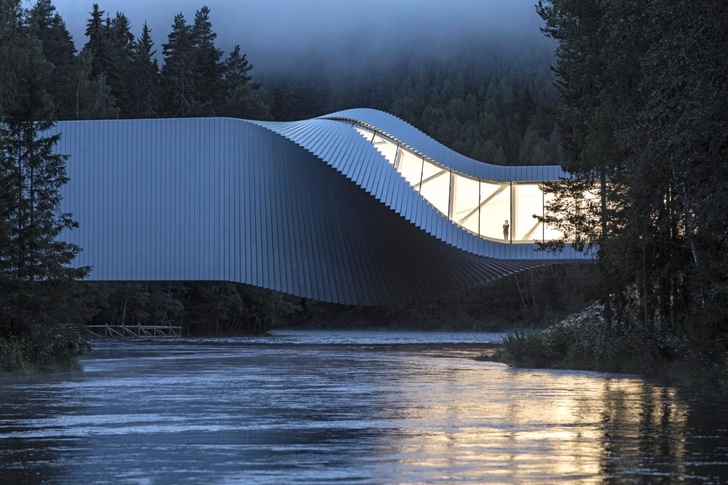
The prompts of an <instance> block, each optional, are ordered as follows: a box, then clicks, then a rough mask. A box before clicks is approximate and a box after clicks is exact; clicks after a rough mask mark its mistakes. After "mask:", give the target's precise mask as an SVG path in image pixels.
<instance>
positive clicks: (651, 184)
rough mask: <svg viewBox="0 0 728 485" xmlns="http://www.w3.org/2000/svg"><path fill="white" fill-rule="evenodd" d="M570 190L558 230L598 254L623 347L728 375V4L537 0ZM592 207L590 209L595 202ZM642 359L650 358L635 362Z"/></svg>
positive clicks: (562, 201)
mask: <svg viewBox="0 0 728 485" xmlns="http://www.w3.org/2000/svg"><path fill="white" fill-rule="evenodd" d="M538 11H539V13H540V14H541V16H542V17H543V18H544V20H545V21H546V27H545V29H544V31H545V33H546V34H548V35H549V36H551V37H553V38H554V39H556V40H557V41H558V42H559V46H558V50H557V73H558V83H559V90H560V93H561V97H562V100H563V105H562V107H561V109H560V112H559V125H560V127H561V132H562V141H563V148H564V155H565V165H566V168H567V169H568V170H569V171H570V172H571V173H573V174H574V178H573V179H572V180H569V181H566V182H563V183H557V184H552V185H551V186H550V187H549V188H550V190H551V191H553V192H554V193H555V195H556V197H555V199H554V202H553V203H552V205H551V209H552V210H553V212H552V214H554V215H553V216H552V217H550V218H548V222H549V223H551V224H554V225H557V226H559V227H560V228H561V229H563V230H564V232H565V234H566V238H565V240H564V241H557V242H555V243H554V244H552V246H556V247H557V248H558V246H560V245H563V244H564V243H567V242H575V243H576V244H577V245H578V246H579V247H583V248H585V249H586V248H589V247H591V248H592V249H593V250H595V251H596V253H597V255H598V259H599V263H600V268H601V270H602V275H603V278H604V281H605V287H606V293H605V295H604V296H603V300H604V302H605V304H606V305H607V308H606V316H607V320H608V321H609V322H611V323H610V325H611V326H612V327H613V329H612V331H613V332H614V335H626V334H627V333H628V332H641V333H644V334H648V335H652V336H654V339H655V340H656V341H657V340H660V339H662V338H663V337H664V336H665V335H673V336H677V337H679V338H687V339H688V340H689V341H690V342H691V345H692V346H693V347H700V348H703V349H704V351H705V352H707V353H709V354H711V355H712V358H713V360H717V361H721V360H722V361H723V362H728V259H727V257H726V255H727V254H728V238H727V235H728V230H727V229H728V223H727V222H726V217H725V215H726V213H727V211H728V184H727V183H726V181H727V180H728V123H726V113H728V57H726V55H725V52H726V49H728V34H727V33H726V32H727V31H726V29H725V20H726V18H728V4H726V3H725V2H720V1H701V2H688V1H685V0H680V1H675V2H668V3H665V2H658V1H648V2H644V1H636V0H552V1H540V2H539V4H538ZM590 199H591V200H590ZM635 351H639V349H635Z"/></svg>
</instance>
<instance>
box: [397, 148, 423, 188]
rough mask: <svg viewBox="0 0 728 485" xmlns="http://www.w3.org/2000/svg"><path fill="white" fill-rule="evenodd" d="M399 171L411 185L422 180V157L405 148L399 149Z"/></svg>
mask: <svg viewBox="0 0 728 485" xmlns="http://www.w3.org/2000/svg"><path fill="white" fill-rule="evenodd" d="M399 157H400V158H399V168H398V169H397V170H399V173H401V174H402V177H404V179H405V180H406V181H407V182H409V184H410V185H412V186H415V185H416V186H418V188H419V183H420V182H421V181H422V158H420V157H418V156H417V155H415V154H414V153H412V152H410V151H407V150H400V156H399Z"/></svg>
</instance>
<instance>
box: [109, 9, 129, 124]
mask: <svg viewBox="0 0 728 485" xmlns="http://www.w3.org/2000/svg"><path fill="white" fill-rule="evenodd" d="M108 37H109V43H108V49H109V59H110V64H109V68H108V70H107V72H106V75H107V80H108V82H109V86H110V87H111V94H112V95H113V96H114V98H115V99H116V104H117V107H118V108H119V110H120V116H121V117H122V118H128V117H130V116H131V112H132V107H131V104H132V101H131V98H132V92H131V89H132V83H133V81H134V78H133V72H132V69H131V66H132V61H133V57H134V35H133V34H132V33H131V24H130V23H129V19H128V18H127V17H126V15H124V14H123V13H121V12H117V13H116V16H115V17H114V18H113V19H111V20H110V22H109V28H108Z"/></svg>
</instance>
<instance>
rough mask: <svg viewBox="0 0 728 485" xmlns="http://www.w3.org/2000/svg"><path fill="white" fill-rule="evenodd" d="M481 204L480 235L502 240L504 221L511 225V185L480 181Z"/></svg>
mask: <svg viewBox="0 0 728 485" xmlns="http://www.w3.org/2000/svg"><path fill="white" fill-rule="evenodd" d="M480 204H481V205H480V235H481V236H485V237H489V238H492V239H498V240H501V241H502V240H503V239H505V238H504V237H503V223H504V222H505V221H508V223H509V225H510V218H511V185H510V184H509V183H495V182H480ZM508 236H509V237H510V234H509V235H508Z"/></svg>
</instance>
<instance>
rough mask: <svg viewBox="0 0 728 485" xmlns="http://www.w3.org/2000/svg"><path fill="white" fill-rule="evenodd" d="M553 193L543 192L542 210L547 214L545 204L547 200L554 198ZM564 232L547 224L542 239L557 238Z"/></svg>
mask: <svg viewBox="0 0 728 485" xmlns="http://www.w3.org/2000/svg"><path fill="white" fill-rule="evenodd" d="M554 197H555V196H554V194H544V211H545V212H546V213H547V214H548V211H546V206H547V205H548V203H549V201H550V200H552V199H553V198H554ZM563 236H564V234H563V233H562V232H561V231H559V230H556V229H555V228H554V227H552V226H549V225H548V224H547V225H546V226H545V227H544V239H545V240H547V241H549V240H552V239H559V238H562V237H563Z"/></svg>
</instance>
